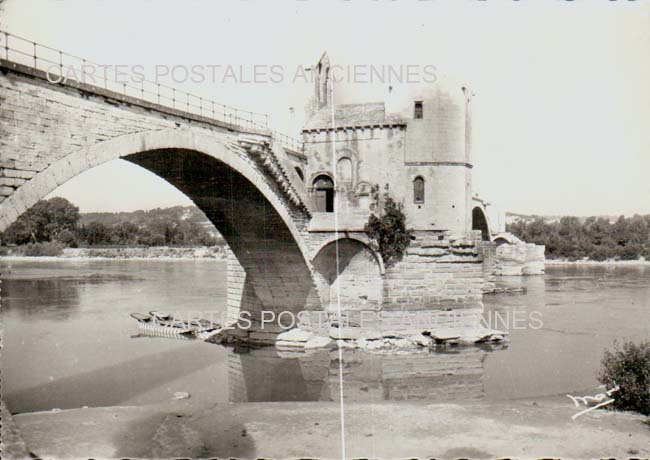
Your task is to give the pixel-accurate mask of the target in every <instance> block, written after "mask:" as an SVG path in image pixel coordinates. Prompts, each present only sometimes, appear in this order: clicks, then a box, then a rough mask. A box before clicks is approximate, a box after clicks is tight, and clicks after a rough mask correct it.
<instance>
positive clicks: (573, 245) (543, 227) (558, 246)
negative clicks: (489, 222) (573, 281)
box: [506, 215, 650, 261]
mask: <svg viewBox="0 0 650 460" xmlns="http://www.w3.org/2000/svg"><path fill="white" fill-rule="evenodd" d="M506 230H507V231H509V232H510V233H512V234H514V235H515V236H517V237H519V238H520V239H522V240H524V241H526V242H527V243H535V244H543V245H545V246H546V257H547V258H549V259H569V260H579V259H584V258H588V259H590V260H598V261H603V260H609V259H612V260H616V259H618V260H637V259H640V258H641V257H643V258H644V259H645V260H650V215H645V216H639V215H634V216H632V217H628V218H626V217H624V216H620V217H619V218H618V219H617V220H616V221H614V222H610V220H609V219H606V218H604V217H588V218H586V219H579V218H577V217H562V218H561V219H559V220H558V221H552V222H549V221H547V220H545V219H543V218H542V217H534V218H533V220H532V221H526V220H519V221H516V222H514V223H512V224H509V225H508V226H507V227H506Z"/></svg>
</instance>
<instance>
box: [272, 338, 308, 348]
mask: <svg viewBox="0 0 650 460" xmlns="http://www.w3.org/2000/svg"><path fill="white" fill-rule="evenodd" d="M305 343H306V342H290V341H288V340H276V341H275V347H276V348H291V349H302V348H305Z"/></svg>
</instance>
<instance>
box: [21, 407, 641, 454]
mask: <svg viewBox="0 0 650 460" xmlns="http://www.w3.org/2000/svg"><path fill="white" fill-rule="evenodd" d="M188 407H189V404H188V403H187V401H182V400H181V401H172V402H169V403H166V404H157V405H148V406H138V407H135V406H131V407H99V408H87V409H71V410H63V411H50V412H36V413H27V414H20V415H16V416H15V417H14V420H15V423H16V425H17V426H18V427H19V429H20V431H21V434H22V436H23V438H24V439H25V442H26V444H27V446H28V448H29V450H30V451H31V452H32V453H33V454H35V455H36V456H38V457H40V458H125V457H129V458H174V457H224V458H225V457H237V458H260V457H265V458H341V436H340V430H341V413H340V405H339V404H338V403H335V402H319V403H316V402H314V403H293V402H286V403H246V404H216V405H214V406H212V407H209V408H206V409H205V410H203V411H201V412H199V413H196V414H192V413H191V412H190V411H189V409H188ZM575 412H576V409H575V407H574V406H573V404H572V403H571V402H570V401H569V400H568V398H560V397H554V398H546V399H537V400H519V401H503V402H489V401H478V402H462V403H455V404H442V403H435V404H429V403H425V402H393V401H381V402H378V403H373V404H369V403H346V404H345V427H346V429H345V447H346V452H345V453H346V457H351V458H353V457H366V458H440V459H444V458H458V457H469V458H497V457H514V458H541V457H563V458H598V457H605V456H607V457H617V458H627V457H630V456H635V457H641V458H644V457H648V456H650V442H649V441H650V429H649V428H648V426H647V425H645V424H644V423H643V420H644V417H642V416H640V415H636V414H633V413H624V412H614V411H608V410H604V409H601V410H596V411H592V412H590V413H587V414H585V415H583V416H581V417H579V418H578V419H576V420H572V418H571V416H572V415H573V414H574V413H575Z"/></svg>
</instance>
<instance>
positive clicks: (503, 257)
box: [495, 243, 546, 276]
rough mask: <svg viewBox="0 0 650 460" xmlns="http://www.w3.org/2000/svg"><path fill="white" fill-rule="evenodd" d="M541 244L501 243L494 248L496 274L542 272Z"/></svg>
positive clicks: (515, 274) (514, 274) (516, 274)
mask: <svg viewBox="0 0 650 460" xmlns="http://www.w3.org/2000/svg"><path fill="white" fill-rule="evenodd" d="M545 249H546V248H545V247H544V246H543V245H536V244H533V243H517V244H507V243H506V244H501V245H499V246H498V247H497V248H496V263H495V273H496V275H498V276H521V275H541V274H544V260H545V257H544V251H545Z"/></svg>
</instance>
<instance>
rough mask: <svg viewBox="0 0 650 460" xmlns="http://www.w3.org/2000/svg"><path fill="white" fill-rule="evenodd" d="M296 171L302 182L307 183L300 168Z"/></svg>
mask: <svg viewBox="0 0 650 460" xmlns="http://www.w3.org/2000/svg"><path fill="white" fill-rule="evenodd" d="M295 169H296V174H298V177H300V180H301V181H303V182H305V175H304V174H303V173H302V169H300V168H299V167H298V166H296V167H295Z"/></svg>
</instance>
